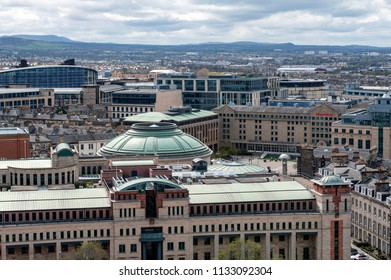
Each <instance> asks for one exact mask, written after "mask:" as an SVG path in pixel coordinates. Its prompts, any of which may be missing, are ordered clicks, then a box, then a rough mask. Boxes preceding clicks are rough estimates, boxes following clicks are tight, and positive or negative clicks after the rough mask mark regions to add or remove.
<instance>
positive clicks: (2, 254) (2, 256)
mask: <svg viewBox="0 0 391 280" xmlns="http://www.w3.org/2000/svg"><path fill="white" fill-rule="evenodd" d="M6 257H7V247H6V246H5V244H4V243H3V244H1V259H2V260H6V259H7V258H6Z"/></svg>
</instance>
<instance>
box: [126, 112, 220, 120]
mask: <svg viewBox="0 0 391 280" xmlns="http://www.w3.org/2000/svg"><path fill="white" fill-rule="evenodd" d="M212 116H217V114H216V113H214V112H211V111H206V110H199V111H192V112H187V113H182V114H178V115H169V114H165V113H161V112H148V113H142V114H137V115H133V116H129V117H126V118H125V119H124V122H132V123H136V122H140V123H141V122H153V123H159V122H174V123H181V122H186V121H189V120H196V119H200V118H205V117H212Z"/></svg>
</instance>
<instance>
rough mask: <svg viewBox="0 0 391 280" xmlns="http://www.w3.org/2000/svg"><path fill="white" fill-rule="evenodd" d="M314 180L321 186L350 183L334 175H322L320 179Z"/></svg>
mask: <svg viewBox="0 0 391 280" xmlns="http://www.w3.org/2000/svg"><path fill="white" fill-rule="evenodd" d="M314 181H315V182H317V183H318V184H320V185H323V186H334V185H350V182H349V181H345V180H344V179H343V178H341V177H339V176H336V175H330V176H324V177H322V178H321V179H320V180H314Z"/></svg>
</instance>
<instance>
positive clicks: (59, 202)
mask: <svg viewBox="0 0 391 280" xmlns="http://www.w3.org/2000/svg"><path fill="white" fill-rule="evenodd" d="M101 207H110V201H109V199H108V194H107V191H106V189H105V188H97V189H95V188H91V189H89V188H87V189H72V190H38V191H20V192H19V191H15V192H9V191H8V192H0V211H34V210H52V209H53V210H54V209H85V208H101Z"/></svg>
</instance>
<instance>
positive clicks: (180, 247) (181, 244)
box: [178, 242, 185, 250]
mask: <svg viewBox="0 0 391 280" xmlns="http://www.w3.org/2000/svg"><path fill="white" fill-rule="evenodd" d="M178 249H179V250H185V242H179V244H178Z"/></svg>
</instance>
